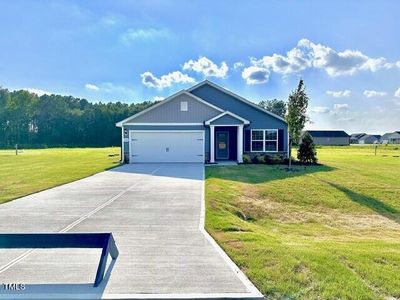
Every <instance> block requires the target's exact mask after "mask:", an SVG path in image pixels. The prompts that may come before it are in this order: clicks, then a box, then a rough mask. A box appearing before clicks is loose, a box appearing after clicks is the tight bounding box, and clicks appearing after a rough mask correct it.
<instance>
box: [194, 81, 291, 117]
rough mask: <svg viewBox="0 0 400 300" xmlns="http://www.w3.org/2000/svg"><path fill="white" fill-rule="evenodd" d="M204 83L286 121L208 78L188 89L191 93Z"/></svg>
mask: <svg viewBox="0 0 400 300" xmlns="http://www.w3.org/2000/svg"><path fill="white" fill-rule="evenodd" d="M203 85H209V86H211V87H213V88H215V89H217V90H219V91H221V92H222V93H225V94H228V95H229V96H231V97H233V98H235V99H237V100H240V101H242V102H244V103H246V104H248V105H250V106H252V107H254V108H256V109H258V110H260V111H262V112H264V113H266V114H268V115H270V116H272V117H274V118H277V119H279V120H281V121H283V122H285V123H286V120H285V119H284V118H282V117H281V116H278V115H276V114H274V113H272V112H270V111H268V110H266V109H264V108H262V107H260V106H259V105H257V104H255V103H253V102H251V101H249V100H247V99H245V98H243V97H241V96H239V95H238V94H235V93H234V92H231V91H230V90H228V89H226V88H223V87H222V86H219V85H217V84H215V83H213V82H211V81H209V80H207V79H206V80H203V81H202V82H200V83H198V84H196V85H194V86H192V87H191V88H189V89H187V91H188V92H190V93H191V92H192V91H193V90H195V89H198V88H200V87H202V86H203Z"/></svg>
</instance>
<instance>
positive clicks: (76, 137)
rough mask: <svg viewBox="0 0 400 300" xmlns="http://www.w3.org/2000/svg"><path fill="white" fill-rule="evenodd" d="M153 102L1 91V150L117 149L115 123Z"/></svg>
mask: <svg viewBox="0 0 400 300" xmlns="http://www.w3.org/2000/svg"><path fill="white" fill-rule="evenodd" d="M154 103H155V102H154V101H143V102H140V103H132V104H127V103H122V102H109V103H102V102H98V103H92V102H89V101H88V100H86V99H82V98H76V97H73V96H62V95H55V94H53V95H42V96H38V95H37V94H35V93H31V92H29V91H26V90H18V91H9V90H7V89H4V88H0V148H11V147H15V145H16V144H18V145H19V147H20V148H42V147H105V146H119V145H120V144H121V130H120V129H119V128H117V127H115V123H117V122H119V121H121V120H123V119H125V118H127V117H129V116H131V115H133V114H135V113H138V112H140V111H142V110H143V109H146V108H147V107H149V106H151V105H152V104H154ZM259 105H260V106H261V107H263V108H265V109H267V110H269V111H271V112H273V113H275V114H277V115H279V116H281V117H285V115H286V112H287V103H286V102H285V101H283V100H277V99H272V100H263V101H261V102H260V103H259Z"/></svg>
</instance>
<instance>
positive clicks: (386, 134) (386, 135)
mask: <svg viewBox="0 0 400 300" xmlns="http://www.w3.org/2000/svg"><path fill="white" fill-rule="evenodd" d="M392 134H393V132H386V133H385V134H384V135H382V137H381V138H382V139H386V138H388V137H389V136H391V135H392Z"/></svg>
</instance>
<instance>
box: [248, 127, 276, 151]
mask: <svg viewBox="0 0 400 300" xmlns="http://www.w3.org/2000/svg"><path fill="white" fill-rule="evenodd" d="M253 131H262V133H263V139H262V140H254V142H262V143H263V149H262V151H253ZM266 131H276V150H275V151H265V142H275V140H266V139H265V132H266ZM278 141H279V130H278V129H264V128H260V129H251V130H250V152H253V153H277V152H279V149H278Z"/></svg>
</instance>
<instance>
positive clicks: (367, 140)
mask: <svg viewBox="0 0 400 300" xmlns="http://www.w3.org/2000/svg"><path fill="white" fill-rule="evenodd" d="M376 141H379V139H377V138H376V137H374V136H368V137H366V138H363V139H361V140H360V141H359V144H373V143H375V142H376Z"/></svg>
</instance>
